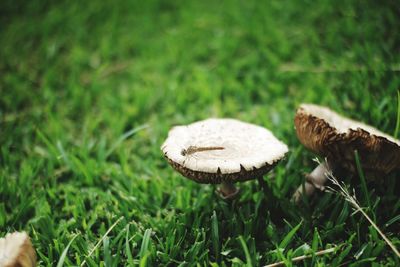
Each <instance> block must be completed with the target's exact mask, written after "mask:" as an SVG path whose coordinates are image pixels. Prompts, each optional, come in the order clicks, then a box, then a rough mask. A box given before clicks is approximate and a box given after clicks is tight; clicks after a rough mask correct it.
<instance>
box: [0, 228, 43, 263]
mask: <svg viewBox="0 0 400 267" xmlns="http://www.w3.org/2000/svg"><path fill="white" fill-rule="evenodd" d="M0 266H1V267H17V266H18V267H34V266H36V252H35V250H34V248H33V247H32V243H31V241H30V239H29V236H28V235H27V234H26V233H25V232H22V233H19V232H14V233H9V234H7V235H6V236H5V237H4V238H0Z"/></svg>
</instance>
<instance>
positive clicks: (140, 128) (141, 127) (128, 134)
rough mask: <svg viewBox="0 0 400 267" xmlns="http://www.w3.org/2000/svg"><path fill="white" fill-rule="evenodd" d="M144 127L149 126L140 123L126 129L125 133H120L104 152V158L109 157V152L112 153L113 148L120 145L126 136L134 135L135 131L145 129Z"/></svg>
mask: <svg viewBox="0 0 400 267" xmlns="http://www.w3.org/2000/svg"><path fill="white" fill-rule="evenodd" d="M146 128H149V125H147V124H144V125H141V126H139V127H136V128H133V129H131V130H129V131H127V132H126V133H124V134H123V135H121V137H120V138H118V140H117V141H116V142H115V143H114V144H113V145H112V146H111V148H110V149H109V150H108V151H107V152H106V158H107V157H109V156H110V155H111V153H113V152H114V150H115V149H117V148H118V146H120V145H121V144H122V142H123V141H125V140H126V139H127V138H129V137H130V136H132V135H134V134H135V133H137V132H139V131H141V130H143V129H146Z"/></svg>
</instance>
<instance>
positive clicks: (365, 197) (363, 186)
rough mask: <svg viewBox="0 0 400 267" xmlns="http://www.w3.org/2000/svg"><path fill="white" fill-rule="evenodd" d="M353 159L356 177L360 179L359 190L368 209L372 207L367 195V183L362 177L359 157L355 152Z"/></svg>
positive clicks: (363, 176)
mask: <svg viewBox="0 0 400 267" xmlns="http://www.w3.org/2000/svg"><path fill="white" fill-rule="evenodd" d="M354 157H355V160H356V167H357V172H358V176H359V177H360V180H361V190H362V192H363V195H364V199H365V200H366V201H367V205H368V208H371V207H372V206H371V199H370V197H369V193H368V188H367V182H366V180H365V175H364V172H363V170H362V167H361V161H360V156H359V154H358V151H357V150H355V151H354Z"/></svg>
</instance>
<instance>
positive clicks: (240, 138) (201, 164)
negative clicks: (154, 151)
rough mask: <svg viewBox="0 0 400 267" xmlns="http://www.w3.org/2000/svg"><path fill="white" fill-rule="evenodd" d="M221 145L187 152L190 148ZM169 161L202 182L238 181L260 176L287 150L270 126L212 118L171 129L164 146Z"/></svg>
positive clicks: (193, 178) (186, 175)
mask: <svg viewBox="0 0 400 267" xmlns="http://www.w3.org/2000/svg"><path fill="white" fill-rule="evenodd" d="M212 147H214V148H217V149H212V150H203V151H198V152H196V153H193V154H191V155H185V153H182V152H184V151H185V150H188V149H189V148H212ZM161 150H162V151H163V153H164V156H165V158H166V159H167V160H168V162H169V164H170V165H171V166H172V167H173V168H174V169H175V170H177V171H178V172H179V173H181V174H182V175H183V176H185V177H187V178H189V179H192V180H194V181H196V182H198V183H207V184H219V183H223V182H229V183H234V182H238V181H246V180H250V179H255V178H258V177H260V176H262V175H264V174H265V173H267V172H268V171H270V170H271V169H272V168H273V167H274V166H275V165H276V164H277V163H278V162H279V161H280V160H281V159H282V158H283V157H284V156H285V154H286V153H287V151H288V148H287V146H286V145H285V144H284V143H282V142H281V141H279V140H278V139H277V138H275V136H274V135H273V134H272V133H271V132H270V131H268V130H267V129H265V128H263V127H260V126H256V125H253V124H249V123H245V122H241V121H238V120H234V119H208V120H204V121H199V122H195V123H192V124H190V125H187V126H176V127H174V128H172V129H171V131H170V132H169V134H168V138H167V140H166V141H165V142H164V144H163V145H162V146H161Z"/></svg>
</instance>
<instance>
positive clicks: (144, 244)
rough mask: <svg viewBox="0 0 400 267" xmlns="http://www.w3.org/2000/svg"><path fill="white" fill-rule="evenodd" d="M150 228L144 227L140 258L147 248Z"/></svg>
mask: <svg viewBox="0 0 400 267" xmlns="http://www.w3.org/2000/svg"><path fill="white" fill-rule="evenodd" d="M150 235H151V229H146V231H145V232H144V235H143V240H142V246H141V247H140V252H139V258H140V260H142V259H143V258H144V257H145V255H146V254H147V252H148V250H149V244H150Z"/></svg>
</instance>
